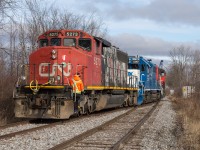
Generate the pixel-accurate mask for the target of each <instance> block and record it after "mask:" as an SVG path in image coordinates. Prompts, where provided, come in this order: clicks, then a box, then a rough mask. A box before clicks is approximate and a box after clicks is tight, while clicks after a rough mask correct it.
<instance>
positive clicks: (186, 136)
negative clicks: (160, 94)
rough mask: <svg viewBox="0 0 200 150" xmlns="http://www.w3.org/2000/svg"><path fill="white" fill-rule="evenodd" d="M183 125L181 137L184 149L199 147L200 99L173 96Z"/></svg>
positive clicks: (196, 149) (196, 148)
mask: <svg viewBox="0 0 200 150" xmlns="http://www.w3.org/2000/svg"><path fill="white" fill-rule="evenodd" d="M172 101H173V102H174V107H175V109H176V110H177V112H178V114H179V116H180V120H181V123H182V127H183V137H182V138H181V141H182V144H183V147H184V148H185V149H192V150H193V149H194V150H199V149H200V100H195V99H180V98H179V99H178V98H173V100H172Z"/></svg>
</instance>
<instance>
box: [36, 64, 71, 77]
mask: <svg viewBox="0 0 200 150" xmlns="http://www.w3.org/2000/svg"><path fill="white" fill-rule="evenodd" d="M50 67H51V69H50V70H51V72H50V74H49V73H48V72H49V71H48V70H49V69H48V68H50ZM50 67H49V63H41V64H40V65H39V75H40V76H41V77H48V76H54V75H55V74H56V72H57V70H58V71H60V73H62V71H63V75H64V76H65V77H69V76H70V74H71V64H70V63H68V64H66V63H63V69H62V65H60V64H57V63H54V64H53V65H51V66H50ZM66 67H67V72H66V71H65V69H64V68H66Z"/></svg>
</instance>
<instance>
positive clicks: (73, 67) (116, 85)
mask: <svg viewBox="0 0 200 150" xmlns="http://www.w3.org/2000/svg"><path fill="white" fill-rule="evenodd" d="M38 46H39V47H38V49H37V50H36V51H34V52H33V53H32V54H31V55H30V56H29V64H26V65H19V67H18V70H19V71H18V76H19V78H18V81H17V84H16V90H15V92H14V99H15V116H16V117H21V118H54V119H65V118H69V117H70V116H71V115H73V114H75V111H77V113H78V114H85V113H91V112H94V111H99V110H102V109H107V108H112V107H119V106H121V105H125V106H128V105H133V104H134V103H137V90H138V89H137V87H136V84H132V83H133V82H132V80H135V79H134V76H133V77H132V78H131V79H129V81H127V66H128V55H127V53H124V52H123V51H121V50H119V49H118V48H117V47H114V46H112V45H111V43H110V42H108V41H106V40H104V39H102V38H99V37H94V36H91V35H89V34H87V33H85V32H84V31H80V30H50V31H47V32H45V33H44V34H42V35H40V36H39V38H38ZM74 75H79V76H80V78H81V80H82V82H83V85H84V92H82V93H81V94H77V93H73V87H72V85H71V84H70V80H71V79H72V78H73V76H74ZM129 83H131V84H129Z"/></svg>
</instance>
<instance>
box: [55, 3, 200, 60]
mask: <svg viewBox="0 0 200 150" xmlns="http://www.w3.org/2000/svg"><path fill="white" fill-rule="evenodd" d="M54 3H55V5H57V6H59V7H60V8H63V9H67V10H69V11H72V12H75V13H78V14H85V15H87V14H91V13H92V12H95V13H96V14H97V15H98V16H99V17H101V18H102V19H103V21H104V22H105V25H106V26H107V28H108V39H110V40H111V42H112V43H114V45H116V46H117V47H119V48H120V49H122V50H124V51H126V52H128V54H129V55H144V56H147V57H148V58H154V59H162V58H163V59H166V58H167V56H168V55H169V51H170V50H171V49H172V48H174V47H176V46H179V45H185V46H187V47H191V48H192V49H195V50H196V49H199V47H200V44H199V43H200V42H199V41H200V37H199V33H200V15H199V14H200V3H199V1H197V0H84V1H83V0H68V1H66V0H56V1H54Z"/></svg>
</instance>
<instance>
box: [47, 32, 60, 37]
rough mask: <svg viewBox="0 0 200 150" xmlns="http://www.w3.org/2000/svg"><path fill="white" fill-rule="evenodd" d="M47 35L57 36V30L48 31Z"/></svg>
mask: <svg viewBox="0 0 200 150" xmlns="http://www.w3.org/2000/svg"><path fill="white" fill-rule="evenodd" d="M49 36H58V32H50V33H49Z"/></svg>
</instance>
